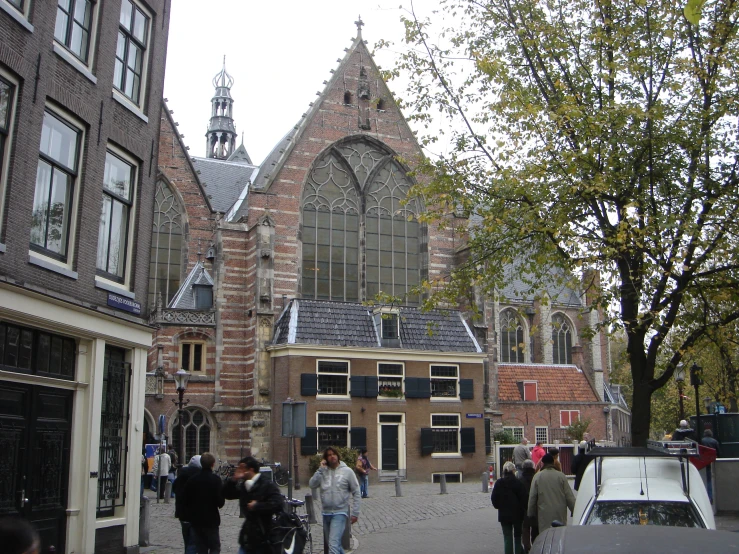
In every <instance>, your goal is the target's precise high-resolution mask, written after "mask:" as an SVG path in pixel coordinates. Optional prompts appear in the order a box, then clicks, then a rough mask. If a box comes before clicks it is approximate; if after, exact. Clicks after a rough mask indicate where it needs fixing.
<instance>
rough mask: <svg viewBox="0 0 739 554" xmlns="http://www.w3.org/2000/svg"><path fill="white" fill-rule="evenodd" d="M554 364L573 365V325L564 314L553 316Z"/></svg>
mask: <svg viewBox="0 0 739 554" xmlns="http://www.w3.org/2000/svg"><path fill="white" fill-rule="evenodd" d="M552 362H553V363H555V364H571V363H572V324H571V323H570V320H569V319H567V317H565V316H564V315H563V314H555V315H553V316H552Z"/></svg>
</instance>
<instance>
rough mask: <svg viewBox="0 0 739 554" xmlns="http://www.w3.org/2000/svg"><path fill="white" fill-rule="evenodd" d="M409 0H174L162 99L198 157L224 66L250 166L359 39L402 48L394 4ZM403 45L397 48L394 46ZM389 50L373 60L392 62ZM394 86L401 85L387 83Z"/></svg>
mask: <svg viewBox="0 0 739 554" xmlns="http://www.w3.org/2000/svg"><path fill="white" fill-rule="evenodd" d="M401 3H405V4H406V5H409V2H407V1H406V0H374V1H370V2H360V1H358V0H312V1H311V0H281V1H272V2H269V1H266V2H264V1H260V2H257V1H255V0H220V1H218V2H203V0H175V1H174V2H172V8H171V9H172V13H171V19H170V30H169V46H168V53H167V73H166V78H165V84H164V97H165V98H167V99H168V105H169V109H170V110H173V111H174V120H175V121H176V122H178V123H179V131H180V133H182V134H184V135H185V138H184V140H185V144H187V145H188V146H189V147H190V155H194V156H204V155H205V131H206V130H207V126H208V121H209V119H210V109H211V104H210V100H211V98H212V97H213V93H214V88H213V84H212V80H213V77H214V76H215V75H216V74H217V73H218V72H219V71H220V70H221V66H222V63H223V56H224V54H225V55H226V70H227V71H228V73H229V74H231V76H232V77H233V78H234V85H233V87H232V89H231V96H232V97H233V98H234V122H235V125H236V131H237V133H238V134H239V139H238V141H237V146H238V144H240V142H241V133H242V132H243V133H244V145H245V146H246V149H247V152H249V155H250V157H251V158H252V161H253V162H254V163H255V164H259V163H261V162H262V160H263V159H264V157H265V156H266V155H267V154H268V153H269V152H270V151H271V150H272V148H273V146H274V145H275V144H276V143H277V142H278V141H279V140H280V138H282V136H283V135H284V134H285V133H286V132H287V131H288V130H289V129H290V128H292V126H293V125H295V123H297V122H298V121H299V120H300V117H301V115H302V114H303V113H304V112H306V111H307V110H308V104H309V103H310V102H313V101H314V100H315V99H316V92H318V91H322V90H323V89H324V86H325V85H324V84H323V81H324V80H328V79H329V78H330V76H331V73H330V70H331V69H336V67H337V66H338V62H337V59H339V58H343V56H344V49H345V48H348V47H349V46H351V39H352V38H353V37H355V36H356V31H357V28H356V26H355V24H354V22H355V21H356V20H357V17H358V16H359V15H360V14H361V16H362V20H363V21H364V23H365V25H364V27H363V29H362V35H363V37H364V39H365V40H367V43H368V46H369V48H370V50H372V48H373V46H374V44H375V43H376V42H377V41H378V40H380V39H386V40H392V41H393V42H395V43H396V44H398V45H399V43H400V41H401V39H402V37H403V25H402V24H401V22H400V16H401V8H400V4H401ZM437 4H438V1H437V0H414V5H415V9H416V12H417V13H421V14H425V15H430V12H431V10H432V9H433V8H434V7H435V6H436V5H437ZM399 47H400V46H399ZM393 57H394V54H393V52H392V51H385V52H381V53H380V54H379V55H378V56H376V58H375V61H376V63H378V65H381V66H382V67H385V68H389V67H391V66H392V65H393ZM391 88H394V89H396V91H397V88H398V85H393V84H392V83H391Z"/></svg>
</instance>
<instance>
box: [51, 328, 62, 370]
mask: <svg viewBox="0 0 739 554" xmlns="http://www.w3.org/2000/svg"><path fill="white" fill-rule="evenodd" d="M61 372H62V339H61V337H55V336H52V337H51V356H50V357H49V373H51V374H52V375H59V374H61Z"/></svg>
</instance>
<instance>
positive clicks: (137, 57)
mask: <svg viewBox="0 0 739 554" xmlns="http://www.w3.org/2000/svg"><path fill="white" fill-rule="evenodd" d="M141 54H142V51H141V49H140V48H139V47H138V46H136V45H135V44H133V43H132V42H129V43H128V59H127V60H126V61H127V65H128V67H129V69H131V70H133V71H134V72H135V73H136V74H137V75H141V60H142V55H141Z"/></svg>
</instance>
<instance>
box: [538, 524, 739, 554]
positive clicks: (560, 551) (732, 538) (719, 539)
mask: <svg viewBox="0 0 739 554" xmlns="http://www.w3.org/2000/svg"><path fill="white" fill-rule="evenodd" d="M529 552H530V554H592V553H593V552H597V553H598V554H615V553H627V554H654V553H656V552H659V553H665V552H669V553H674V554H696V553H698V552H699V553H700V554H731V553H739V533H730V532H729V531H712V530H709V529H695V528H694V529H688V528H668V527H660V526H655V525H605V526H597V527H594V526H574V525H571V526H569V527H550V528H549V529H547V530H546V531H545V532H544V533H542V534H541V535H539V536H538V537H536V541H534V544H533V545H532V546H531V550H530V551H529Z"/></svg>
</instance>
